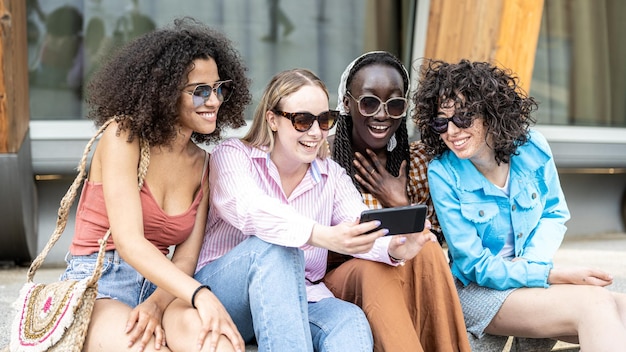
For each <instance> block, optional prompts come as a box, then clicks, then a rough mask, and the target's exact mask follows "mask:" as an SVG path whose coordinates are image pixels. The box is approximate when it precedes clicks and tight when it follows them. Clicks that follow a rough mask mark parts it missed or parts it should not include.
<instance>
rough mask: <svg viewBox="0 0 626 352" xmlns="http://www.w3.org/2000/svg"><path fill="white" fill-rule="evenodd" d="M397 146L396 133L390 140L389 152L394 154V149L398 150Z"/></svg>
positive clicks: (388, 143)
mask: <svg viewBox="0 0 626 352" xmlns="http://www.w3.org/2000/svg"><path fill="white" fill-rule="evenodd" d="M397 145H398V141H397V140H396V134H395V133H394V134H393V135H392V136H391V138H389V142H387V151H388V152H392V151H393V150H394V149H396V146H397Z"/></svg>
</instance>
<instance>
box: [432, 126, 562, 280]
mask: <svg viewBox="0 0 626 352" xmlns="http://www.w3.org/2000/svg"><path fill="white" fill-rule="evenodd" d="M517 151H518V152H519V154H518V155H513V156H512V157H511V168H510V178H509V184H510V192H509V196H508V197H507V196H506V195H505V194H504V193H503V192H502V191H500V190H499V189H498V188H496V186H494V185H493V184H492V183H491V182H490V181H488V180H487V179H486V178H485V177H484V176H483V175H482V174H481V173H480V172H479V171H478V170H477V169H476V168H475V167H474V165H473V164H472V163H471V162H470V161H469V160H467V159H459V158H457V157H456V155H455V154H454V153H452V152H450V151H447V152H445V153H444V154H443V155H442V156H441V157H440V158H437V159H435V160H433V161H432V162H431V163H430V165H429V167H428V182H429V185H430V192H431V196H432V199H433V202H434V205H435V210H436V213H437V217H438V218H439V222H440V223H441V228H442V230H443V233H444V235H445V238H446V242H447V244H448V250H449V253H450V256H451V266H452V274H453V275H454V276H455V277H457V278H458V279H459V280H461V282H463V284H465V285H467V284H469V283H470V282H475V283H477V284H478V285H480V286H486V287H490V288H494V289H498V290H504V289H508V288H513V287H548V286H549V285H548V282H547V279H548V274H549V272H550V269H551V268H552V258H553V256H554V253H555V252H556V250H557V249H558V248H559V246H560V245H561V241H562V240H563V235H564V234H565V230H566V227H565V222H566V221H567V220H568V219H569V217H570V214H569V210H568V208H567V204H566V203H565V198H564V196H563V191H562V189H561V185H560V182H559V176H558V174H557V170H556V166H555V164H554V159H553V157H552V152H551V151H550V147H549V145H548V142H547V141H546V139H545V137H543V136H542V135H541V134H540V133H539V132H536V131H531V132H530V140H529V141H528V142H527V143H526V144H524V145H522V146H520V147H519V148H518V149H517ZM511 229H512V233H513V234H514V240H515V243H514V247H515V257H523V258H524V259H525V260H521V261H516V262H512V261H511V258H503V257H501V256H499V255H497V254H498V253H499V251H500V249H502V247H503V246H504V244H505V240H506V236H507V235H508V234H509V233H511Z"/></svg>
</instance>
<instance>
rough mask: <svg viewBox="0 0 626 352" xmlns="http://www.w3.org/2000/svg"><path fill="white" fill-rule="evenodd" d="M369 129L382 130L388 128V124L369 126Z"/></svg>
mask: <svg viewBox="0 0 626 352" xmlns="http://www.w3.org/2000/svg"><path fill="white" fill-rule="evenodd" d="M370 128H371V129H373V130H378V131H384V130H386V129H388V128H389V127H388V126H370Z"/></svg>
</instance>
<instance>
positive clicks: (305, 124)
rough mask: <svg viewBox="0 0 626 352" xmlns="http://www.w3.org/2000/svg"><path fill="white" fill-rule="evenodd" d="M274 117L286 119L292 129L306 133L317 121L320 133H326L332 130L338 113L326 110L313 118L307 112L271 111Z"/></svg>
mask: <svg viewBox="0 0 626 352" xmlns="http://www.w3.org/2000/svg"><path fill="white" fill-rule="evenodd" d="M272 112H273V113H275V114H276V115H280V116H282V117H286V118H288V119H289V120H291V123H292V124H293V128H295V129H296V131H298V132H306V131H308V130H310V129H311V127H312V126H313V123H314V122H315V121H317V122H318V123H319V125H320V129H321V130H322V131H328V130H329V129H331V128H333V126H334V125H335V122H337V118H339V111H337V110H328V111H324V112H323V113H321V114H319V115H317V116H315V115H313V114H311V113H308V112H284V111H280V110H272Z"/></svg>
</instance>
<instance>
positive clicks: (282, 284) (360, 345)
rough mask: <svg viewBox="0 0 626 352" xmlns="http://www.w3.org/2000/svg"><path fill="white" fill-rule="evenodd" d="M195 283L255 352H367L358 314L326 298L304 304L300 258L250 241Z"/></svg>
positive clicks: (368, 341)
mask: <svg viewBox="0 0 626 352" xmlns="http://www.w3.org/2000/svg"><path fill="white" fill-rule="evenodd" d="M195 278H196V280H198V281H200V282H201V283H203V284H207V285H209V286H210V287H211V290H212V291H213V293H214V294H215V295H216V296H217V297H218V298H219V299H220V301H221V302H222V304H223V305H224V307H225V308H226V309H227V310H228V313H229V314H230V316H231V318H232V319H233V321H234V322H235V325H237V328H238V329H239V332H240V333H241V336H242V337H243V339H244V340H245V341H246V342H251V341H253V339H254V338H255V337H256V341H257V344H258V346H259V349H258V350H259V352H261V351H308V352H312V351H327V352H335V351H336V352H339V351H341V352H343V351H372V350H373V339H372V334H371V330H370V327H369V324H368V322H367V319H366V317H365V314H363V311H362V310H361V309H360V308H359V307H357V306H356V305H354V304H352V303H348V302H345V301H342V300H340V299H337V298H327V299H323V300H321V301H319V302H312V303H308V302H307V298H306V286H305V283H304V255H303V253H302V251H301V250H300V249H298V248H290V247H282V246H278V245H274V244H270V243H267V242H265V241H263V240H260V239H259V238H257V237H255V236H251V237H250V238H248V239H247V240H245V241H243V242H241V243H240V244H239V245H237V246H236V247H235V248H233V249H232V250H230V251H229V252H228V253H226V254H225V255H224V256H222V257H220V258H219V259H216V260H215V261H213V262H211V263H209V264H207V265H205V266H204V267H202V268H201V269H200V270H199V271H198V272H197V273H196V275H195Z"/></svg>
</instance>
